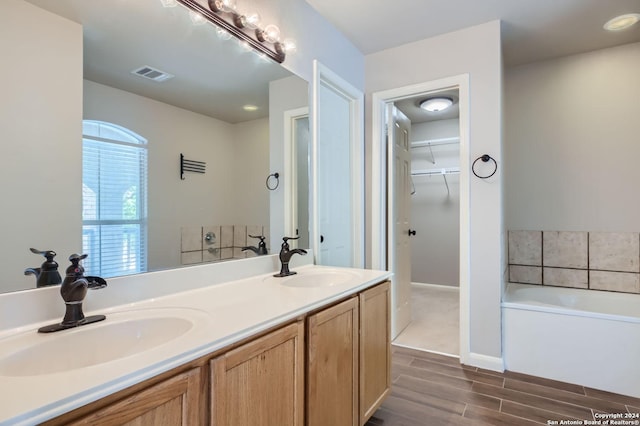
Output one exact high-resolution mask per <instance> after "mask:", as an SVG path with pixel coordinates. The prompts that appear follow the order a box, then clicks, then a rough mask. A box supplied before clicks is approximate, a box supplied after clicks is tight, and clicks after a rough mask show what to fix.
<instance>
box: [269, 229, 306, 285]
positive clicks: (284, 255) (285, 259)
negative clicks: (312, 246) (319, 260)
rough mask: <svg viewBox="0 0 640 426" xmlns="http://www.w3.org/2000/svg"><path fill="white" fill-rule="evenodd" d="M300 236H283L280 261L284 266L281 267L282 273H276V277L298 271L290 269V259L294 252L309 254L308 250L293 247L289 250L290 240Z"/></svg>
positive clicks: (293, 273) (286, 275)
mask: <svg viewBox="0 0 640 426" xmlns="http://www.w3.org/2000/svg"><path fill="white" fill-rule="evenodd" d="M298 238H300V237H295V238H293V237H283V238H282V241H283V242H282V246H281V247H280V263H281V264H282V266H281V267H280V273H279V274H276V275H274V277H288V276H289V275H295V274H297V272H295V271H290V270H289V261H290V260H291V257H292V256H293V255H294V254H300V255H303V256H304V255H305V254H307V251H306V250H303V249H293V250H289V243H288V242H287V241H288V240H297V239H298Z"/></svg>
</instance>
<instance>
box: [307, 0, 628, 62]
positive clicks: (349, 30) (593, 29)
mask: <svg viewBox="0 0 640 426" xmlns="http://www.w3.org/2000/svg"><path fill="white" fill-rule="evenodd" d="M306 1H307V3H309V4H310V5H311V6H313V7H314V8H315V9H316V10H317V11H318V12H319V13H320V14H321V15H323V16H324V17H325V18H326V19H327V20H328V21H330V22H331V23H332V24H333V25H334V26H335V27H336V28H338V29H339V30H340V31H342V32H343V33H344V34H345V35H346V36H347V37H348V38H349V39H350V40H351V41H352V42H353V43H354V45H355V46H356V47H357V48H358V49H359V50H360V51H362V52H363V53H365V54H369V53H374V52H378V51H380V50H385V49H389V48H392V47H396V46H400V45H402V44H406V43H409V42H412V41H417V40H422V39H425V38H429V37H433V36H436V35H440V34H444V33H448V32H451V31H455V30H459V29H462V28H467V27H470V26H474V25H478V24H482V23H485V22H489V21H492V20H496V19H500V20H501V21H502V44H503V53H504V59H505V64H506V65H508V66H509V65H519V64H524V63H529V62H534V61H538V60H543V59H550V58H554V57H559V56H565V55H569V54H574V53H581V52H587V51H590V50H596V49H602V48H606V47H611V46H616V45H621V44H626V43H631V42H638V41H640V24H638V25H636V26H635V27H633V28H631V29H629V30H626V31H621V32H618V33H611V32H607V31H605V30H603V28H602V26H603V25H604V23H605V22H606V21H608V20H609V19H611V18H613V17H615V16H618V15H621V14H624V13H640V0H347V1H344V0H306Z"/></svg>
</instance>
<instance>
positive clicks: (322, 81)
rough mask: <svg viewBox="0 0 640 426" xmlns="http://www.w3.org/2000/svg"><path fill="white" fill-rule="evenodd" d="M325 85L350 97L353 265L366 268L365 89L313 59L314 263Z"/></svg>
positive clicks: (312, 214) (312, 165) (312, 209)
mask: <svg viewBox="0 0 640 426" xmlns="http://www.w3.org/2000/svg"><path fill="white" fill-rule="evenodd" d="M322 85H325V86H327V87H329V88H331V89H332V90H334V91H335V92H337V93H339V94H340V95H341V96H343V97H344V98H346V99H347V100H348V101H349V121H350V141H351V146H350V155H351V196H352V199H351V205H352V207H353V208H352V212H351V217H352V222H351V223H352V224H353V225H354V226H352V233H351V238H352V253H351V266H352V267H354V268H364V261H365V241H364V237H365V220H364V214H365V210H364V202H365V200H364V196H365V191H364V93H363V92H362V91H361V90H358V89H357V88H355V87H354V86H353V85H351V84H350V83H349V82H347V81H346V80H344V79H343V78H342V77H340V76H339V75H338V74H336V73H335V72H333V71H331V70H330V69H329V68H327V67H326V66H324V65H323V64H322V63H320V62H319V61H318V60H317V59H314V61H313V83H312V85H311V87H312V89H311V90H312V93H311V99H312V102H311V111H310V116H311V123H310V124H311V165H310V167H311V197H310V202H311V205H312V208H311V217H310V218H309V219H310V222H311V226H310V231H311V232H310V236H309V238H310V240H311V248H312V249H313V255H314V263H316V264H317V263H319V262H318V260H319V256H320V220H319V219H320V218H319V208H318V198H319V192H318V187H319V179H318V144H319V142H320V141H319V135H320V126H321V125H322V123H320V120H319V116H318V108H319V102H320V87H321V86H322Z"/></svg>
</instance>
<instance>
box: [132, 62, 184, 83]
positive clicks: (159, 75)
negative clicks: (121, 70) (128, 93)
mask: <svg viewBox="0 0 640 426" xmlns="http://www.w3.org/2000/svg"><path fill="white" fill-rule="evenodd" d="M131 73H132V74H136V75H139V76H140V77H144V78H148V79H149V80H153V81H158V82H160V81H165V80H169V79H170V78H173V77H174V76H173V74H169V73H166V72H164V71H160V70H159V69H156V68H153V67H150V66H148V65H145V66H144V67H140V68H138V69H136V70H133V71H131Z"/></svg>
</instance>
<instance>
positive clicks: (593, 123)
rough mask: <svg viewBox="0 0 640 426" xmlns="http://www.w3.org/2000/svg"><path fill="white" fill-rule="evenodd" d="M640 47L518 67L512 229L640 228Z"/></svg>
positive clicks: (511, 127)
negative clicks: (639, 191) (639, 189)
mask: <svg viewBox="0 0 640 426" xmlns="http://www.w3.org/2000/svg"><path fill="white" fill-rule="evenodd" d="M639 70H640V43H635V44H628V45H624V46H619V47H615V48H610V49H604V50H598V51H594V52H590V53H584V54H580V55H573V56H568V57H564V58H560V59H555V60H549V61H544V62H539V63H534V64H530V65H524V66H520V67H516V68H512V69H509V70H508V71H507V73H506V104H505V113H506V134H505V150H506V152H505V155H506V158H507V160H508V164H507V166H506V172H505V173H506V200H505V203H506V221H507V226H508V228H509V229H514V230H515V229H525V230H526V229H529V230H538V229H543V230H564V231H572V230H573V231H578V230H581V231H633V232H637V231H638V230H639V229H640V225H639V223H638V218H639V217H640V198H639V197H637V195H636V194H637V193H638V182H640V166H639V163H638V161H639V159H640V143H639V142H638V118H639V117H640V101H639V99H640V71H639Z"/></svg>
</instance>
